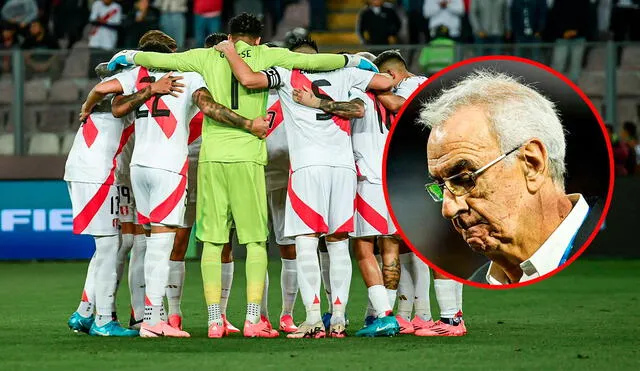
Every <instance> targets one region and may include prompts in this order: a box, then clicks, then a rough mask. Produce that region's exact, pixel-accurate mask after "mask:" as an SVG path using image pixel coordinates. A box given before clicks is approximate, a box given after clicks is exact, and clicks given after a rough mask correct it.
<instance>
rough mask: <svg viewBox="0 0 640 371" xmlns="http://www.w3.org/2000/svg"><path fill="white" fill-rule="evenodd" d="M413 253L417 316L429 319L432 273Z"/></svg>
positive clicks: (414, 304) (414, 305)
mask: <svg viewBox="0 0 640 371" xmlns="http://www.w3.org/2000/svg"><path fill="white" fill-rule="evenodd" d="M411 255H413V257H412V258H413V271H414V274H413V276H414V277H415V281H414V286H415V287H414V292H415V294H414V302H413V307H414V308H415V312H416V316H418V317H419V318H421V319H423V320H425V321H428V320H430V319H431V301H430V300H429V286H430V284H431V273H430V272H429V266H428V265H426V264H425V263H424V262H423V261H422V260H420V258H418V257H417V256H416V255H415V254H411Z"/></svg>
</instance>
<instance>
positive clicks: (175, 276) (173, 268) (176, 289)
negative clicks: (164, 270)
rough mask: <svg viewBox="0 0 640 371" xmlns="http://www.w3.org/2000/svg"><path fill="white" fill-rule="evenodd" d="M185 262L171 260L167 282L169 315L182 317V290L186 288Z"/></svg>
mask: <svg viewBox="0 0 640 371" xmlns="http://www.w3.org/2000/svg"><path fill="white" fill-rule="evenodd" d="M184 266H185V264H184V261H173V260H169V280H168V281H167V289H166V291H165V294H166V295H167V304H168V306H169V315H172V314H177V315H179V316H182V310H181V309H180V303H181V302H182V289H183V287H184Z"/></svg>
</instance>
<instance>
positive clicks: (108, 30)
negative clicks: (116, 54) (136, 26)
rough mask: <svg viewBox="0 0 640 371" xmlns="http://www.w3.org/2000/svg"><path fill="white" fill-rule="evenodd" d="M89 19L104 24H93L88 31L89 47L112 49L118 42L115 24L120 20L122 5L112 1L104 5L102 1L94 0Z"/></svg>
mask: <svg viewBox="0 0 640 371" xmlns="http://www.w3.org/2000/svg"><path fill="white" fill-rule="evenodd" d="M89 21H90V22H98V23H100V24H102V25H106V26H102V25H100V26H98V25H94V26H92V27H91V29H90V31H89V47H90V48H99V49H108V50H110V49H114V48H115V47H116V43H117V42H118V30H117V29H116V28H115V26H119V25H120V23H121V22H122V7H121V6H120V4H118V3H117V2H115V1H114V2H112V3H111V4H109V5H106V4H105V3H103V2H102V1H95V2H94V3H93V5H92V6H91V14H90V15H89ZM109 26H112V27H109Z"/></svg>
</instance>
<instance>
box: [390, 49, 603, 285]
mask: <svg viewBox="0 0 640 371" xmlns="http://www.w3.org/2000/svg"><path fill="white" fill-rule="evenodd" d="M384 183H385V192H386V196H387V203H388V204H389V207H390V210H391V214H392V216H393V218H394V221H395V222H396V224H397V225H398V228H399V230H400V232H401V234H402V236H403V238H404V239H405V241H406V242H407V243H408V244H409V245H410V246H411V248H412V249H413V250H414V251H415V252H416V253H417V254H418V255H420V257H421V258H422V259H423V260H425V261H426V262H427V263H428V264H429V265H431V266H432V267H433V268H435V269H436V270H438V271H440V272H441V273H445V274H448V275H450V276H453V278H457V279H459V280H463V281H465V283H470V284H472V285H476V286H484V287H491V288H508V287H516V286H520V285H524V284H530V283H533V282H536V281H538V280H541V279H544V278H547V277H550V276H551V275H553V274H554V273H555V272H557V271H559V270H560V269H562V268H563V267H565V266H566V265H568V264H570V263H571V262H573V261H574V260H575V259H576V258H577V257H578V256H579V255H580V253H581V252H582V251H583V250H584V249H585V248H586V247H587V246H588V244H589V243H590V242H591V240H592V239H593V238H594V237H595V235H596V233H597V232H598V230H599V228H600V225H601V224H602V221H603V220H604V216H605V214H606V211H607V209H608V206H609V202H610V199H611V194H612V190H613V159H612V150H611V146H610V144H609V140H608V137H607V134H606V129H605V126H604V124H603V122H602V119H601V118H600V116H599V115H598V113H597V111H596V110H595V108H594V107H593V105H592V104H591V102H590V101H589V100H588V98H586V96H585V95H584V94H583V93H582V92H581V91H580V90H579V89H578V88H577V87H576V86H575V85H573V84H572V83H571V82H570V81H569V80H568V79H566V78H565V77H564V76H562V75H560V74H558V73H557V72H555V71H553V70H551V69H550V68H548V67H546V66H543V65H541V64H538V63H535V62H531V61H529V60H526V59H521V58H514V57H491V58H476V59H471V60H467V61H465V62H462V63H458V64H456V65H453V66H452V67H451V68H448V69H446V70H445V71H443V72H442V73H438V74H436V75H434V76H433V77H431V78H430V79H429V80H428V81H427V82H426V83H425V84H424V85H422V86H421V88H419V89H418V90H417V91H416V93H415V94H414V95H413V96H412V97H411V98H409V99H408V100H407V102H406V104H405V107H404V108H403V110H402V111H401V112H400V115H399V117H398V120H397V121H396V123H395V125H394V127H393V128H392V129H391V133H390V135H389V139H388V142H387V149H386V153H385V182H384Z"/></svg>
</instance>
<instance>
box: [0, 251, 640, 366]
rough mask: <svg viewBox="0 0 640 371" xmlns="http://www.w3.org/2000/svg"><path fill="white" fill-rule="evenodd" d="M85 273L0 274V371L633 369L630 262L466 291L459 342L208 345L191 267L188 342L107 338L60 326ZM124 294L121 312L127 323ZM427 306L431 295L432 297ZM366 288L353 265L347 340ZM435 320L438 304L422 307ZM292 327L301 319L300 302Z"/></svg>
mask: <svg viewBox="0 0 640 371" xmlns="http://www.w3.org/2000/svg"><path fill="white" fill-rule="evenodd" d="M86 266H87V264H86V263H80V262H74V263H2V264H0V283H1V284H0V314H1V315H2V316H1V317H0V369H1V370H20V369H39V370H42V369H45V370H49V369H56V370H58V369H59V370H76V369H84V370H103V369H112V370H124V369H128V370H143V369H155V370H159V369H163V370H164V369H166V370H193V369H200V370H203V369H205V368H208V367H210V368H209V369H214V368H215V369H223V370H224V369H253V370H266V369H274V370H285V369H290V368H291V369H293V368H300V369H340V370H344V369H353V370H359V369H380V370H403V369H409V368H414V367H415V368H419V369H424V370H433V369H448V370H458V369H459V370H469V369H491V370H505V369H522V370H531V369H539V370H569V369H575V370H591V369H592V370H602V369H609V370H623V369H628V370H640V340H639V338H640V333H639V331H638V330H639V329H640V313H639V311H638V305H639V304H640V300H639V299H640V289H639V288H640V273H639V272H640V261H637V260H636V261H598V260H580V261H578V262H576V263H575V264H573V265H572V266H571V267H569V268H567V269H566V270H565V271H563V272H562V273H560V274H558V275H557V276H555V277H553V278H552V279H549V280H547V281H545V282H542V283H538V284H535V285H534V286H531V287H526V288H521V289H514V290H510V291H492V290H485V289H477V288H472V287H465V292H464V312H465V320H466V322H467V327H468V329H469V334H468V335H467V336H466V337H462V338H418V337H414V336H398V337H394V338H375V339H361V338H355V337H348V338H346V339H317V340H316V339H301V340H292V339H286V338H284V336H281V337H280V338H278V339H244V338H242V337H241V336H232V337H229V338H224V339H221V340H211V339H208V338H207V337H206V311H205V305H204V298H203V293H202V289H201V278H200V268H199V265H198V264H197V263H196V262H190V263H188V265H187V279H186V287H185V290H184V300H183V313H184V315H185V323H184V325H185V329H186V330H188V331H190V332H191V335H192V338H191V339H141V338H134V339H116V338H94V337H90V336H87V335H84V334H81V335H79V334H74V333H72V332H71V331H69V329H68V328H67V326H66V321H67V318H68V316H69V315H70V314H71V312H73V311H74V310H75V308H76V306H77V303H78V300H79V298H80V294H81V290H82V283H83V280H84V274H85V270H86ZM269 272H270V280H271V292H270V294H269V299H270V309H271V313H270V314H271V320H272V322H273V323H274V324H276V323H277V317H278V315H279V311H280V285H279V282H280V278H279V275H280V264H279V261H278V260H272V261H271V262H270V269H269ZM235 273H236V274H235V282H234V286H233V290H232V294H231V299H230V303H229V311H228V312H229V317H230V320H231V321H232V322H233V323H234V324H236V325H237V326H238V327H241V325H242V323H243V320H244V307H245V304H244V303H245V292H244V281H245V278H244V264H243V263H242V262H240V261H238V262H237V263H236V267H235ZM127 296H128V289H127V287H126V285H123V287H121V291H120V293H119V296H118V302H119V313H120V317H121V320H122V321H123V322H125V321H127V320H128V314H129V313H128V298H127ZM432 297H433V295H432ZM365 305H366V290H365V288H364V285H363V283H362V279H361V278H360V277H359V271H358V270H357V268H356V267H355V265H354V277H353V283H352V288H351V298H350V302H349V309H348V313H349V316H350V321H351V325H350V327H349V333H350V334H351V335H353V333H354V332H355V331H356V330H357V329H358V328H359V327H360V326H362V314H363V312H364V309H365ZM432 308H433V310H434V315H436V316H437V310H436V308H437V305H436V302H435V301H434V300H433V299H432ZM295 311H296V312H295V313H294V318H296V320H300V319H302V317H303V314H304V311H303V308H302V305H301V303H300V300H299V299H298V303H297V305H296V309H295Z"/></svg>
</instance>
